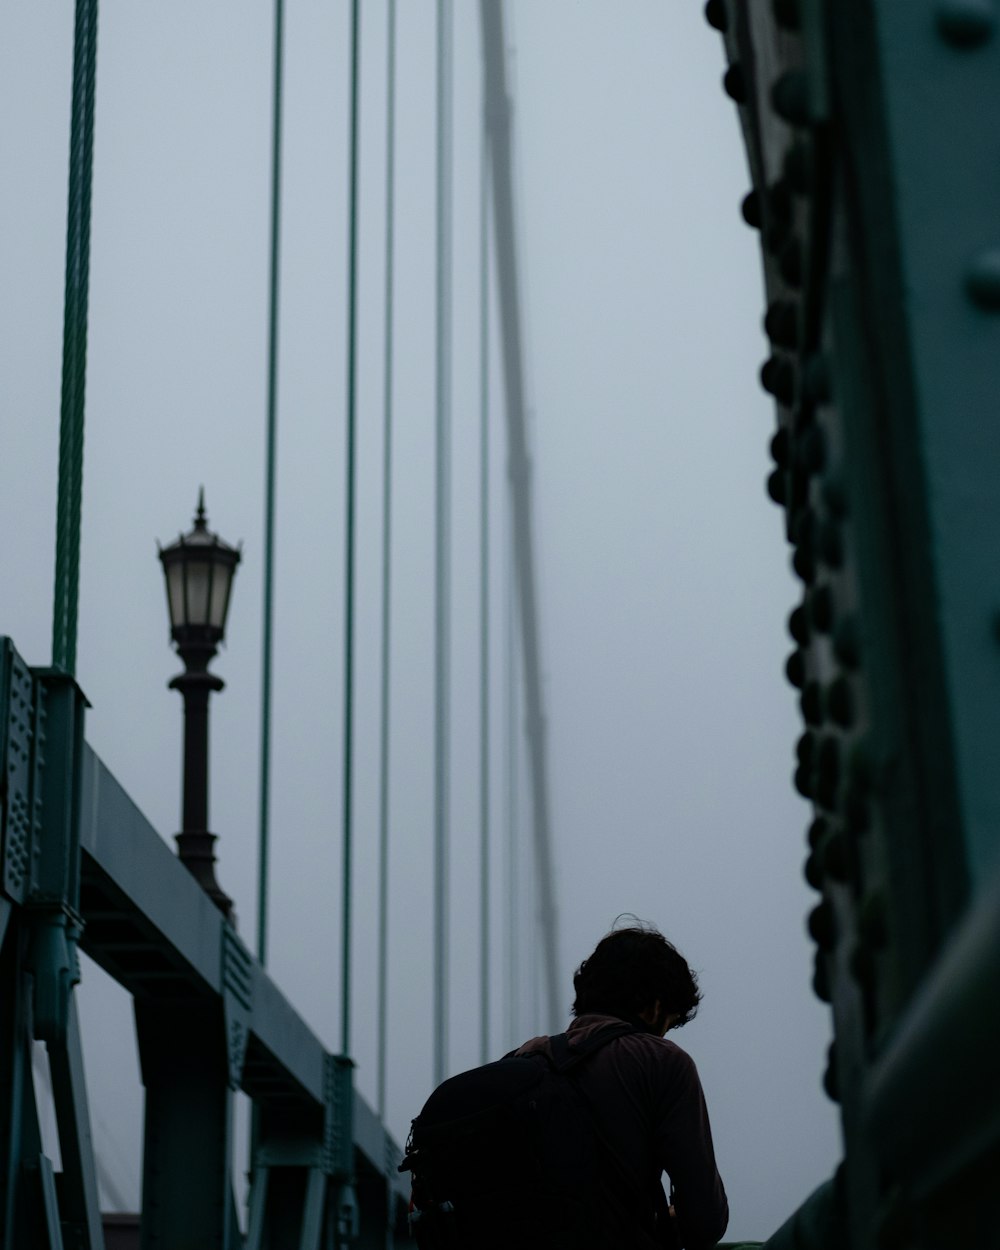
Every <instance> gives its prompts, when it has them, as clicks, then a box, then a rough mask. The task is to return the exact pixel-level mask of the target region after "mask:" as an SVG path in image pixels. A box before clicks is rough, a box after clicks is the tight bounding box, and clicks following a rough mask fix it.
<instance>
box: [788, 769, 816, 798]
mask: <svg viewBox="0 0 1000 1250" xmlns="http://www.w3.org/2000/svg"><path fill="white" fill-rule="evenodd" d="M792 783H793V784H794V786H795V789H796V790H798V792H799V794H801V795H802V797H803V798H804V799H811V798H812V772H811V771H810V770H809V769H808V768H804V767H803V766H802V765H801V764H800V765H799V767H798V768H796V770H795V773H794V775H793V777H792Z"/></svg>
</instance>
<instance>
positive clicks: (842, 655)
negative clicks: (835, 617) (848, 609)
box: [833, 617, 861, 668]
mask: <svg viewBox="0 0 1000 1250" xmlns="http://www.w3.org/2000/svg"><path fill="white" fill-rule="evenodd" d="M833 653H834V655H835V656H836V657H837V659H838V660H839V661H840V662H841V664H843V666H844V667H845V668H857V667H858V665H859V664H860V663H861V638H860V636H859V634H858V624H857V621H855V620H854V618H853V617H845V619H844V620H842V621H841V622H840V624H839V625H838V626H837V627H836V629H835V630H834V632H833Z"/></svg>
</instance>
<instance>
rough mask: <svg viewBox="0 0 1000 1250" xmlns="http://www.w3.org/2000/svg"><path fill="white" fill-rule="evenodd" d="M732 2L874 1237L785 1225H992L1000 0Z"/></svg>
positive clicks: (828, 928)
mask: <svg viewBox="0 0 1000 1250" xmlns="http://www.w3.org/2000/svg"><path fill="white" fill-rule="evenodd" d="M707 15H708V17H709V20H710V22H711V24H712V25H714V26H715V27H716V28H717V29H720V30H721V31H722V33H723V36H724V40H725V46H726V52H727V58H728V61H729V68H728V70H727V72H726V77H725V84H726V89H727V90H728V91H729V93H730V95H731V96H732V97H733V98H734V100H735V101H736V102H737V104H738V106H739V115H740V122H741V125H742V127H743V134H744V138H745V141H746V147H747V155H748V160H749V165H750V171H751V176H752V179H753V184H754V185H753V189H752V191H751V193H750V195H749V196H748V197H747V199H746V200H745V201H744V206H743V211H744V216H745V217H746V219H747V221H748V222H749V223H750V224H752V225H754V226H755V227H757V228H759V230H760V238H761V245H762V259H763V269H764V284H765V289H766V298H767V313H766V317H765V329H766V331H767V333H768V336H769V338H770V340H771V350H772V355H771V357H770V359H769V360H768V361H766V362H765V364H764V367H763V369H762V371H761V381H762V383H763V385H764V386H765V388H766V389H767V390H769V391H770V392H771V393H772V394H773V395H774V397H775V400H776V404H777V408H776V415H777V430H776V432H775V433H774V437H773V439H772V443H771V449H772V454H773V456H774V459H775V469H774V472H773V473H772V475H771V478H770V479H769V482H768V490H769V493H770V494H771V496H772V498H774V499H775V501H776V502H778V503H780V504H781V505H782V506H783V507H784V509H785V525H786V533H787V536H788V538H789V541H790V543H791V544H792V547H793V555H792V560H793V567H794V569H795V571H796V573H797V574H798V576H799V577H800V578H801V580H802V583H803V599H802V603H801V605H800V606H799V607H798V608H796V609H795V611H794V612H793V614H792V616H791V618H790V621H789V629H790V632H791V634H792V637H793V639H794V642H795V650H794V651H793V653H792V655H791V657H790V658H789V661H788V668H787V673H788V676H789V679H790V680H791V681H792V683H793V685H794V686H795V687H796V688H797V690H798V691H799V697H800V702H801V708H802V713H803V719H804V722H805V725H804V733H803V735H802V737H801V738H800V740H799V742H798V744H797V749H796V757H797V766H796V771H795V785H796V787H797V788H798V789H799V790H800V792H801V793H802V794H803V795H805V796H806V797H807V798H809V799H810V800H812V802H813V805H814V808H815V813H814V820H813V822H812V824H811V825H810V829H809V859H808V861H807V864H806V876H807V879H808V880H809V882H810V884H812V885H813V886H814V887H815V888H816V889H817V890H818V891H819V892H820V900H819V902H818V904H817V906H816V908H815V909H814V910H813V912H812V913H811V915H810V917H809V921H808V923H809V929H810V932H811V934H812V935H813V937H814V938H815V940H816V943H817V955H816V976H815V980H814V986H815V988H816V991H817V993H819V994H820V995H821V996H822V997H823V998H826V999H828V1000H829V1001H830V1002H831V1006H832V1010H833V1018H834V1027H835V1034H836V1041H835V1044H834V1046H833V1048H832V1050H831V1054H830V1057H829V1063H828V1066H827V1071H826V1075H825V1077H824V1084H825V1087H826V1089H827V1091H828V1093H829V1094H830V1095H831V1097H834V1098H836V1099H837V1100H838V1101H839V1102H840V1104H841V1111H842V1118H843V1127H844V1139H845V1147H846V1158H845V1165H844V1171H843V1187H844V1209H845V1211H846V1220H847V1226H846V1231H845V1232H844V1233H843V1234H837V1235H836V1236H834V1235H833V1234H832V1233H831V1231H830V1229H831V1222H830V1220H828V1219H827V1220H825V1221H824V1220H823V1219H820V1220H819V1221H818V1222H817V1221H816V1220H815V1219H813V1216H814V1215H815V1210H813V1209H811V1208H810V1209H807V1208H808V1206H809V1204H807V1206H806V1207H803V1209H802V1211H801V1212H800V1213H799V1214H798V1216H797V1217H796V1220H795V1221H793V1222H791V1223H790V1225H789V1226H786V1229H785V1231H784V1233H779V1234H776V1235H775V1238H774V1239H772V1240H773V1242H774V1244H775V1245H776V1246H778V1245H785V1244H787V1245H817V1246H826V1245H829V1246H833V1245H850V1246H851V1247H854V1248H855V1250H862V1248H864V1250H868V1248H869V1247H872V1248H873V1247H875V1246H881V1247H888V1246H899V1247H904V1246H905V1247H912V1248H913V1250H920V1248H922V1247H927V1248H928V1250H929V1248H930V1247H932V1246H939V1245H942V1244H954V1245H958V1244H966V1243H973V1242H977V1243H978V1242H981V1241H983V1240H984V1239H985V1240H986V1241H989V1240H990V1239H991V1238H993V1237H995V1200H994V1197H993V1191H992V1187H991V1185H990V1184H989V1183H988V1180H987V1178H988V1177H989V1176H991V1175H992V1176H994V1177H995V1175H996V1169H997V1165H998V1162H1000V1083H998V1080H997V1077H996V1073H995V1062H994V1059H993V1057H994V1056H995V1054H996V1052H997V1049H998V1047H1000V1014H998V1012H997V1011H996V1010H995V1006H994V1005H995V1004H996V1002H998V1001H1000V963H998V959H997V953H996V952H997V950H998V949H1000V769H998V768H997V766H996V759H995V756H996V745H995V744H996V743H997V742H998V741H1000V645H998V638H997V632H996V612H997V603H996V597H995V590H994V586H993V579H992V577H991V576H990V574H989V569H990V568H991V567H992V565H993V563H994V561H995V552H996V550H997V548H998V541H1000V493H998V492H997V490H996V482H997V480H998V476H1000V440H998V439H997V438H996V433H995V429H994V426H995V421H994V420H993V412H992V410H993V407H994V406H995V405H994V395H995V392H996V389H997V382H998V380H1000V379H998V376H997V373H998V367H1000V363H998V362H1000V321H998V319H997V312H998V310H1000V285H998V283H997V280H996V275H997V269H996V266H995V257H996V255H997V252H996V248H997V245H998V241H1000V240H998V231H1000V225H998V223H1000V172H998V170H997V168H996V162H995V161H994V160H993V145H994V143H995V133H996V127H997V121H998V114H1000V93H998V92H997V89H996V83H997V82H998V81H1000V77H998V71H1000V41H998V39H997V34H998V25H997V24H998V14H997V12H996V7H995V6H994V5H993V4H991V3H990V4H987V3H983V2H982V0H936V2H934V0H913V2H912V3H907V4H899V3H894V2H893V0H837V3H832V0H782V2H779V3H770V2H769V0H768V2H765V0H724V2H722V3H720V2H718V0H713V3H711V4H710V5H709V6H708V10H707ZM796 1222H797V1226H796V1227H792V1225H793V1224H796ZM810 1230H812V1231H810ZM769 1244H770V1243H769Z"/></svg>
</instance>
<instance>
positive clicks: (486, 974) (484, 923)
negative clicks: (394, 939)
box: [479, 115, 490, 1063]
mask: <svg viewBox="0 0 1000 1250" xmlns="http://www.w3.org/2000/svg"><path fill="white" fill-rule="evenodd" d="M481 142H482V152H481V156H480V164H479V629H480V637H479V922H480V939H479V986H480V989H479V993H480V1007H479V1061H480V1063H485V1062H486V1061H487V1059H488V1058H489V1047H490V286H489V277H490V271H489V238H488V231H489V204H488V198H487V196H488V178H489V163H488V161H487V157H486V124H485V115H484V117H483V127H482V131H481Z"/></svg>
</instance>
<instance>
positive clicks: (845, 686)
mask: <svg viewBox="0 0 1000 1250" xmlns="http://www.w3.org/2000/svg"><path fill="white" fill-rule="evenodd" d="M826 706H827V710H828V711H829V713H830V719H831V720H832V721H833V722H834V723H835V724H837V725H839V726H840V727H841V728H842V729H850V727H851V725H852V724H853V723H854V698H853V696H852V695H851V683H850V682H849V681H848V680H847V678H846V677H838V678H837V679H836V680H835V681H833V682H832V683H831V684H830V689H829V690H828V691H827V692H826Z"/></svg>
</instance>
